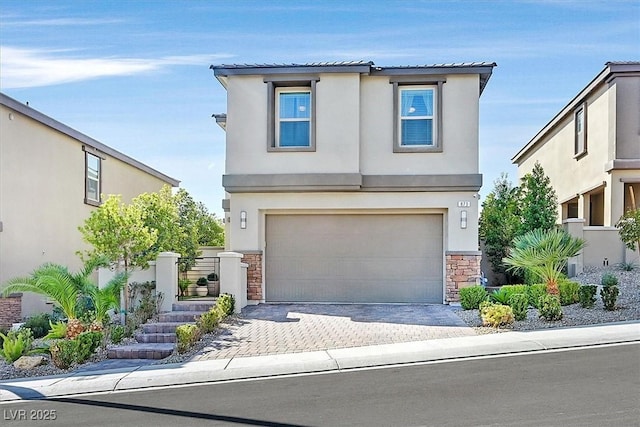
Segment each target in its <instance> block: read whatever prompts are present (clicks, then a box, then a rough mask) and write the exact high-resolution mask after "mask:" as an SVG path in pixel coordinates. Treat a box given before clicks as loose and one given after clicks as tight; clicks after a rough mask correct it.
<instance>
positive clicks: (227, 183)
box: [222, 174, 482, 193]
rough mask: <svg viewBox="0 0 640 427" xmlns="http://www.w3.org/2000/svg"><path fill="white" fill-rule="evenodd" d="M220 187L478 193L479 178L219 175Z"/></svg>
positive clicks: (246, 190) (241, 190)
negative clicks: (220, 176) (220, 178)
mask: <svg viewBox="0 0 640 427" xmlns="http://www.w3.org/2000/svg"><path fill="white" fill-rule="evenodd" d="M222 186H223V187H224V188H225V191H227V192H228V193H260V192H298V191H478V190H479V189H480V187H481V186H482V175H481V174H460V175H361V174H257V175H223V177H222Z"/></svg>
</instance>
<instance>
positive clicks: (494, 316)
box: [480, 303, 514, 328]
mask: <svg viewBox="0 0 640 427" xmlns="http://www.w3.org/2000/svg"><path fill="white" fill-rule="evenodd" d="M480 318H481V319H482V325H483V326H493V327H494V328H497V327H499V326H505V325H510V324H512V323H513V320H514V318H513V310H511V307H509V306H508V305H502V304H491V303H490V304H486V305H483V307H482V309H481V313H480Z"/></svg>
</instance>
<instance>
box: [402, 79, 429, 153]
mask: <svg viewBox="0 0 640 427" xmlns="http://www.w3.org/2000/svg"><path fill="white" fill-rule="evenodd" d="M434 92H435V89H433V88H421V87H410V88H401V89H400V120H399V123H400V129H399V132H400V145H401V146H425V147H433V145H434V141H435V135H434V134H435V129H434V119H435V108H434V104H435V99H434Z"/></svg>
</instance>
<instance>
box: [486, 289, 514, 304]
mask: <svg viewBox="0 0 640 427" xmlns="http://www.w3.org/2000/svg"><path fill="white" fill-rule="evenodd" d="M510 296H511V294H510V293H509V289H505V287H504V286H503V287H501V288H500V289H498V290H495V291H493V292H492V293H491V295H489V297H490V298H491V301H493V302H496V303H498V304H502V305H506V304H507V303H508V302H509V297H510Z"/></svg>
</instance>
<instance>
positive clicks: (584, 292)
mask: <svg viewBox="0 0 640 427" xmlns="http://www.w3.org/2000/svg"><path fill="white" fill-rule="evenodd" d="M597 290H598V286H597V285H582V286H580V289H579V290H578V300H579V301H580V306H581V307H582V308H591V307H593V306H594V304H595V303H596V291H597Z"/></svg>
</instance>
